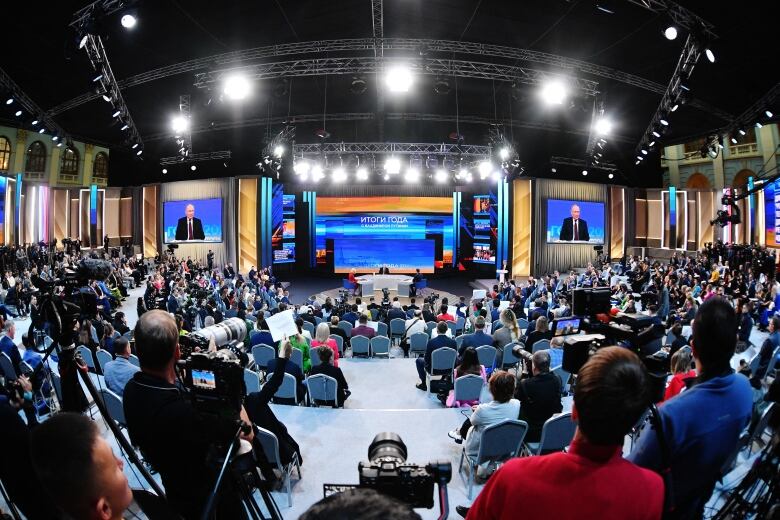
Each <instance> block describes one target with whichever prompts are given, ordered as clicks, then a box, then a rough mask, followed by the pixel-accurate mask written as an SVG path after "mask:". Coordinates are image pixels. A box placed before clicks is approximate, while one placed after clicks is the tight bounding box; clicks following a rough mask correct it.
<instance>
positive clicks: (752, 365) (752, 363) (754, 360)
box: [748, 352, 761, 374]
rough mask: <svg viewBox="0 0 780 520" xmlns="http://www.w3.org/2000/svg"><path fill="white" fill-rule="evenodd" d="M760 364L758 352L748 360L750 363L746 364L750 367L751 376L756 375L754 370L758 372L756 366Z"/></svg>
mask: <svg viewBox="0 0 780 520" xmlns="http://www.w3.org/2000/svg"><path fill="white" fill-rule="evenodd" d="M760 363H761V352H758V353H756V354H755V355H754V356H753V357H752V358H750V361H749V362H748V365H749V366H750V373H751V374H755V373H756V370H758V365H759V364H760Z"/></svg>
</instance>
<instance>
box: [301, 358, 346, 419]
mask: <svg viewBox="0 0 780 520" xmlns="http://www.w3.org/2000/svg"><path fill="white" fill-rule="evenodd" d="M311 355H312V356H319V357H320V361H321V363H320V364H319V365H317V366H315V367H312V369H311V373H310V374H309V375H310V376H314V375H317V374H325V375H326V376H329V377H332V378H333V379H335V380H336V401H337V402H336V403H333V401H326V403H325V404H327V405H330V406H333V404H336V406H339V407H341V406H344V401H345V400H346V399H347V397H349V395H350V391H349V385H347V380H346V378H345V377H344V372H342V371H341V369H340V368H339V367H334V366H333V364H332V363H331V358H332V357H333V351H332V350H331V349H330V348H329V347H317V348H314V349H312V354H311Z"/></svg>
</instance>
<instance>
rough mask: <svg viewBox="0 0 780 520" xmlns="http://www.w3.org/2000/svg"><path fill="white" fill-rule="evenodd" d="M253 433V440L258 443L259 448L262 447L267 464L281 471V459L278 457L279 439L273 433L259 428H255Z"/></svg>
mask: <svg viewBox="0 0 780 520" xmlns="http://www.w3.org/2000/svg"><path fill="white" fill-rule="evenodd" d="M255 432H256V434H255V438H256V439H257V440H258V441H259V442H260V446H262V447H263V453H265V458H266V459H267V460H268V463H269V464H271V465H273V466H275V467H276V468H277V469H282V458H281V457H280V456H279V439H277V438H276V435H274V433H273V432H271V431H268V430H266V429H265V428H261V427H260V426H257V427H256V429H255Z"/></svg>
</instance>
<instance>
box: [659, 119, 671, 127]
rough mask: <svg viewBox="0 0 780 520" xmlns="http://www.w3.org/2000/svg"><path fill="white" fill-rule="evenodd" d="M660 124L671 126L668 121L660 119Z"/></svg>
mask: <svg viewBox="0 0 780 520" xmlns="http://www.w3.org/2000/svg"><path fill="white" fill-rule="evenodd" d="M658 122H659V123H661V124H662V125H664V126H669V121H667V120H666V119H660V120H659V121H658Z"/></svg>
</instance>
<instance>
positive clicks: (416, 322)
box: [401, 309, 427, 357]
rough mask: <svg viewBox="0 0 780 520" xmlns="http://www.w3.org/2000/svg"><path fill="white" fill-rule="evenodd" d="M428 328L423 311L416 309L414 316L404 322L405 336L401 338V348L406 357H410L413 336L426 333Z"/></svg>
mask: <svg viewBox="0 0 780 520" xmlns="http://www.w3.org/2000/svg"><path fill="white" fill-rule="evenodd" d="M426 331H427V328H426V325H425V321H424V320H423V318H422V311H421V310H420V309H415V310H414V311H413V316H412V317H411V318H409V319H408V320H406V321H405V322H404V335H403V336H402V337H401V348H402V349H403V351H404V357H409V348H410V344H409V338H410V337H412V334H417V333H420V332H422V333H426Z"/></svg>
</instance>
